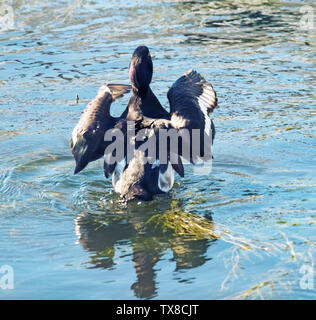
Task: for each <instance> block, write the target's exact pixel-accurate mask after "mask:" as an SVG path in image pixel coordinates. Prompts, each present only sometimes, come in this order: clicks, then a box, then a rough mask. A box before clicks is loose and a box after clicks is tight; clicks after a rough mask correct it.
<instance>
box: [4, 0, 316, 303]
mask: <svg viewBox="0 0 316 320" xmlns="http://www.w3.org/2000/svg"><path fill="white" fill-rule="evenodd" d="M248 2H249V3H251V1H237V0H235V1H233V0H231V1H228V0H225V1H212V2H208V1H136V0H135V1H106V2H104V1H54V2H49V1H36V0H33V1H22V0H20V1H13V12H14V26H13V28H10V29H9V30H2V31H1V32H0V47H1V52H0V70H1V73H0V266H1V265H10V266H12V268H13V270H14V289H13V290H2V289H0V298H1V299H25V298H27V299H30V298H33V299H69V298H70V299H84V298H85V299H135V298H142V299H144V298H145V299H148V298H159V299H314V298H315V296H316V295H315V290H316V289H312V290H307V289H304V288H302V281H301V279H302V276H303V274H302V273H300V270H302V269H301V268H302V266H304V265H305V266H309V267H312V268H313V267H314V259H315V254H316V253H315V245H316V236H315V223H316V217H315V207H316V206H315V200H316V197H315V186H316V181H315V154H316V143H315V142H316V140H315V85H316V56H315V49H316V35H315V29H309V30H307V29H304V28H301V25H300V21H301V18H302V13H301V12H300V8H301V7H302V6H303V4H305V5H306V4H307V3H308V2H306V1H304V2H303V1H272V0H271V1H264V0H262V1H259V0H258V1H253V2H252V4H248ZM310 5H311V6H312V2H310ZM314 11H316V8H315V6H314ZM314 15H315V14H314ZM315 24H316V22H315ZM140 44H146V45H147V46H148V47H149V48H150V50H151V52H152V56H153V62H154V77H153V83H152V89H153V91H154V92H155V93H156V95H157V96H158V97H159V99H160V101H161V102H162V103H163V105H165V106H166V107H168V103H167V97H166V92H167V90H168V87H170V86H171V84H172V83H173V82H174V81H175V80H176V79H177V78H178V77H180V76H181V75H182V74H183V73H184V72H186V71H187V70H188V69H190V68H194V69H196V70H198V71H199V72H200V73H202V75H203V76H204V77H205V78H206V79H207V80H209V81H210V82H211V83H212V84H213V86H214V88H215V90H216V91H217V94H218V99H219V105H220V108H219V109H216V110H215V112H214V114H213V115H212V118H213V120H214V123H215V126H216V129H217V133H216V139H215V143H214V148H213V153H214V161H213V170H212V172H211V173H209V174H205V175H197V174H196V172H195V171H194V170H193V168H192V167H191V166H186V168H185V177H184V178H183V179H180V178H179V177H177V178H176V183H175V187H174V189H173V190H172V191H171V192H170V193H169V194H168V195H166V196H158V197H156V199H155V200H154V201H152V202H149V203H138V202H132V203H129V204H127V205H126V204H124V203H122V201H121V200H120V198H119V197H118V196H117V195H116V194H114V193H113V191H112V185H111V181H110V180H105V178H104V175H103V169H102V160H100V161H98V162H95V163H92V164H90V165H89V166H88V167H87V168H86V169H85V170H84V171H83V172H82V173H80V174H78V175H73V170H74V160H73V158H72V156H71V152H70V148H69V139H70V135H71V132H72V129H73V127H74V126H75V124H76V123H77V121H78V119H79V117H80V113H81V111H82V110H83V109H84V107H85V105H86V103H87V102H88V101H89V100H90V99H92V98H93V97H94V96H95V94H96V91H97V89H98V87H99V86H100V85H101V84H102V83H103V82H114V83H115V82H116V83H117V82H120V83H128V65H129V61H130V58H131V54H132V52H133V50H134V49H135V48H136V47H137V46H138V45H140ZM77 93H78V95H79V98H80V100H79V103H78V104H76V101H75V97H76V94H77ZM127 101H128V97H124V98H122V99H121V100H120V101H118V102H115V104H113V108H112V113H113V114H114V115H118V114H120V112H122V110H123V109H124V108H125V106H126V103H127Z"/></svg>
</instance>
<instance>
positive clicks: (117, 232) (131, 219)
mask: <svg viewBox="0 0 316 320" xmlns="http://www.w3.org/2000/svg"><path fill="white" fill-rule="evenodd" d="M162 202H163V205H165V206H166V207H167V208H166V209H165V210H164V211H163V213H161V209H160V208H161V207H160V206H159V209H158V207H157V208H156V209H155V208H154V212H155V211H156V212H157V213H156V214H154V215H152V214H144V208H143V207H142V208H140V207H137V206H135V207H132V208H131V206H129V208H128V210H129V212H128V214H122V215H117V216H116V215H110V216H109V215H93V214H82V215H80V216H78V218H77V219H76V230H77V234H78V236H79V242H80V243H81V245H82V246H83V248H84V249H85V250H87V251H89V252H92V255H91V260H90V264H91V265H92V268H110V267H113V266H114V265H115V262H114V256H115V248H116V246H118V245H123V244H124V243H125V244H126V245H127V244H128V245H130V246H131V248H132V261H133V262H134V268H135V271H136V275H137V281H136V282H135V283H134V284H132V285H131V288H132V290H133V291H134V294H135V296H137V297H140V298H150V297H153V296H154V295H155V294H156V293H157V288H156V282H155V277H156V271H155V270H154V266H155V264H156V263H157V262H158V261H159V260H160V258H161V256H162V255H163V254H164V252H165V251H166V250H167V249H171V250H172V252H173V260H174V261H175V263H176V271H179V270H182V269H188V268H195V267H198V266H200V265H203V264H204V263H205V261H206V257H205V253H206V250H207V248H208V246H209V245H210V244H211V242H210V240H215V239H216V235H215V234H212V227H213V223H212V221H211V220H210V219H209V218H202V217H200V216H198V215H192V214H189V213H186V212H184V211H182V210H181V209H180V208H181V205H179V203H176V202H175V201H172V203H170V202H169V203H167V201H162ZM160 204H161V201H160ZM151 210H153V207H152V206H151ZM148 211H149V210H148ZM203 230H204V231H203ZM116 254H117V253H116ZM184 281H185V280H184Z"/></svg>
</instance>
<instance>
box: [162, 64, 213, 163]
mask: <svg viewBox="0 0 316 320" xmlns="http://www.w3.org/2000/svg"><path fill="white" fill-rule="evenodd" d="M167 96H168V100H169V103H170V115H171V120H170V123H171V127H173V128H175V129H177V130H182V129H186V130H188V132H189V135H190V140H188V138H187V137H186V136H184V137H183V139H184V141H183V142H184V144H182V145H186V146H188V145H189V146H190V155H188V154H187V153H185V152H184V150H182V149H181V148H182V147H181V146H179V148H180V150H179V152H180V155H181V156H183V157H184V158H186V159H187V160H190V161H191V162H195V161H196V160H197V158H199V154H197V151H198V152H199V153H200V155H201V157H203V158H204V159H206V160H207V159H208V157H209V156H211V144H212V141H213V139H214V138H215V126H214V124H213V122H212V120H211V119H210V118H209V114H210V113H211V112H213V110H214V109H215V108H217V107H218V105H217V96H216V92H215V91H214V89H213V87H212V85H211V84H210V83H208V82H207V81H206V80H205V79H204V78H203V77H202V76H201V75H200V74H199V73H198V72H196V71H194V70H190V71H188V72H187V73H185V74H184V75H183V76H182V77H180V78H179V79H178V80H177V81H176V82H175V83H174V84H173V85H172V87H171V88H170V89H169V91H168V94H167ZM198 133H199V134H198ZM198 136H199V139H198V138H197V137H198ZM205 139H207V141H205ZM204 141H205V142H206V143H204ZM198 142H199V143H198ZM197 144H199V147H200V148H199V150H198V149H197V148H196V147H197V146H196V145H197Z"/></svg>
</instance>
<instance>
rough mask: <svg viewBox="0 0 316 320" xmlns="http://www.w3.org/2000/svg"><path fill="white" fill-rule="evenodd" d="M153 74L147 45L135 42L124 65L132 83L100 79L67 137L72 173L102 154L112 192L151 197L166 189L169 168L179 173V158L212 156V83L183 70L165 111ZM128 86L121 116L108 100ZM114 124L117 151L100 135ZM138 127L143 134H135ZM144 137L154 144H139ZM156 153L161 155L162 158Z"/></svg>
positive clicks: (214, 103)
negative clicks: (101, 82)
mask: <svg viewBox="0 0 316 320" xmlns="http://www.w3.org/2000/svg"><path fill="white" fill-rule="evenodd" d="M152 74H153V64H152V59H151V55H150V52H149V49H148V48H147V47H146V46H140V47H138V48H137V49H136V50H135V51H134V53H133V56H132V59H131V63H130V67H129V80H130V83H131V85H121V84H110V85H102V86H101V87H100V88H99V90H98V93H97V95H96V97H95V98H94V99H93V100H92V101H91V102H89V103H88V105H87V107H86V109H85V110H84V112H83V113H82V115H81V118H80V120H79V123H78V124H77V125H76V127H75V128H74V130H73V133H72V137H71V140H70V147H71V151H72V154H73V156H74V158H75V161H76V167H75V171H74V173H75V174H76V173H78V172H80V171H81V170H83V169H84V168H85V167H86V166H87V164H88V163H89V162H91V161H95V160H97V159H99V158H101V157H104V174H105V176H106V177H110V176H112V183H113V187H114V190H115V192H117V193H119V194H121V196H122V197H124V198H125V199H126V200H130V199H135V198H136V199H142V200H151V199H152V198H153V196H154V195H155V194H160V193H166V192H168V191H169V190H170V189H171V188H172V186H173V183H174V172H177V173H178V174H179V175H180V176H181V177H183V176H184V169H183V164H182V159H186V160H188V161H190V162H191V163H193V164H194V163H196V162H197V160H198V159H203V160H208V159H210V158H211V145H212V143H213V141H214V137H215V126H214V123H213V121H212V120H211V119H210V118H209V114H210V113H211V112H213V110H214V109H215V108H216V107H217V97H216V93H215V91H214V89H213V87H212V85H211V84H210V83H208V82H207V81H206V80H205V79H204V78H203V77H202V76H201V75H200V74H199V73H198V72H196V71H194V70H190V71H188V72H186V73H185V74H184V75H183V76H182V77H180V78H179V79H178V80H177V81H176V82H175V83H174V84H173V85H172V86H171V88H170V89H169V91H168V94H167V96H168V100H169V104H170V112H168V111H166V110H165V109H164V108H163V107H162V105H161V104H160V102H159V100H158V99H157V97H156V96H155V94H154V93H153V92H152V90H151V88H150V83H151V80H152ZM130 91H132V94H131V97H130V100H129V103H128V105H127V107H126V109H125V111H124V112H123V113H122V115H121V116H120V117H112V116H111V114H110V106H111V104H112V102H113V101H115V100H116V99H118V98H120V97H121V96H122V95H124V94H125V93H127V92H130ZM130 124H133V131H131V132H132V135H131V134H130V131H129V129H128V128H129V125H130ZM115 130H116V132H117V131H120V132H121V133H122V135H121V137H122V146H123V147H122V148H123V151H122V152H117V150H113V148H111V147H110V145H111V143H113V140H111V139H106V138H105V136H106V133H108V132H111V131H113V132H114V131H115ZM140 132H141V133H142V135H144V139H139V133H140ZM161 132H164V135H162V134H160V133H161ZM196 132H198V134H196ZM170 133H175V134H176V138H178V139H177V140H172V137H171V134H170ZM166 135H167V139H166V140H164V141H166V143H162V138H161V137H162V136H164V137H166ZM116 137H117V136H116ZM194 137H195V138H198V139H194ZM149 139H151V141H154V148H153V149H154V150H155V151H154V153H152V152H151V153H150V154H149V152H148V149H149V148H147V149H146V148H144V145H145V143H146V142H147V145H148V140H149ZM153 139H154V140H153ZM175 141H176V142H175ZM196 141H198V142H197V143H196ZM129 143H134V145H133V146H134V148H133V149H132V153H128V152H127V150H128V147H127V145H128V144H129ZM175 144H176V147H175V148H174V145H175ZM196 147H198V148H196ZM196 150H198V152H196ZM118 153H120V154H121V156H120V157H118ZM161 154H164V159H165V161H162V160H161Z"/></svg>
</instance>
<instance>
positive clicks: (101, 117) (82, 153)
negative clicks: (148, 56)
mask: <svg viewBox="0 0 316 320" xmlns="http://www.w3.org/2000/svg"><path fill="white" fill-rule="evenodd" d="M130 89H131V86H129V85H121V84H111V85H102V86H101V87H100V88H99V90H98V93H97V95H96V97H95V98H94V99H93V100H92V101H90V102H89V103H88V105H87V106H86V108H85V110H84V111H83V113H82V115H81V117H80V120H79V122H78V124H77V125H76V127H75V128H74V130H73V132H72V136H71V139H70V148H71V152H72V154H73V156H74V158H75V160H76V168H75V171H74V173H75V174H76V173H78V172H80V171H81V170H83V169H84V168H85V167H86V166H87V164H88V163H89V162H91V161H94V160H97V159H99V158H101V157H102V156H103V154H104V150H105V147H106V143H105V141H104V134H105V132H106V130H108V129H110V128H113V127H114V125H115V123H116V119H115V118H113V117H112V116H111V115H110V106H111V104H112V102H113V101H114V100H116V99H117V98H119V97H121V96H122V95H123V94H125V93H126V92H128V91H129V90H130Z"/></svg>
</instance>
